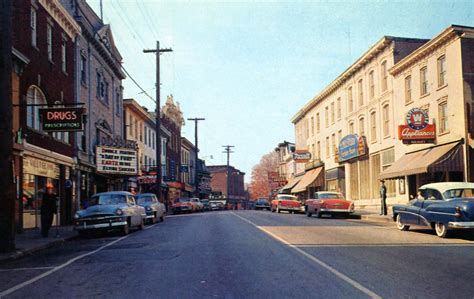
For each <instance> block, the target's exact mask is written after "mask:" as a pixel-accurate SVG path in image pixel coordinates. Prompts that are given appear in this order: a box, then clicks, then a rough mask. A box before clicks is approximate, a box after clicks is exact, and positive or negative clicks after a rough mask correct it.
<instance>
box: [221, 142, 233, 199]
mask: <svg viewBox="0 0 474 299" xmlns="http://www.w3.org/2000/svg"><path fill="white" fill-rule="evenodd" d="M222 147H223V148H224V151H223V153H227V168H226V197H227V200H229V177H230V176H229V158H230V154H231V153H233V151H232V148H233V147H234V146H233V145H223V146H222Z"/></svg>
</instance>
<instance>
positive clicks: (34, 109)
mask: <svg viewBox="0 0 474 299" xmlns="http://www.w3.org/2000/svg"><path fill="white" fill-rule="evenodd" d="M26 103H27V105H31V106H27V107H26V125H27V126H28V127H29V128H32V129H35V130H37V131H43V129H42V127H41V124H42V121H41V116H40V115H39V109H40V108H46V104H47V103H46V97H45V96H44V94H43V92H42V91H41V90H40V89H39V88H38V87H36V86H30V88H28V92H27V94H26ZM38 105H45V106H44V107H41V106H38Z"/></svg>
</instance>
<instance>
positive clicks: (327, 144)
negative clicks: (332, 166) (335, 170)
mask: <svg viewBox="0 0 474 299" xmlns="http://www.w3.org/2000/svg"><path fill="white" fill-rule="evenodd" d="M329 156H330V152H329V136H328V137H326V158H329Z"/></svg>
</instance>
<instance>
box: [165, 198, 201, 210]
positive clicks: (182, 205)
mask: <svg viewBox="0 0 474 299" xmlns="http://www.w3.org/2000/svg"><path fill="white" fill-rule="evenodd" d="M195 209H196V208H195V205H194V204H193V203H192V202H191V198H189V197H179V198H176V199H175V200H174V203H173V205H172V206H171V210H172V211H173V214H177V213H192V212H194V211H195Z"/></svg>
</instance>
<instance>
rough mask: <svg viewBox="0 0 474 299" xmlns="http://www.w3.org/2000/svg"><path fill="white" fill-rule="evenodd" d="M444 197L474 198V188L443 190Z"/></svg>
mask: <svg viewBox="0 0 474 299" xmlns="http://www.w3.org/2000/svg"><path fill="white" fill-rule="evenodd" d="M444 197H446V199H450V198H456V197H463V198H474V188H458V189H451V190H448V191H446V192H444Z"/></svg>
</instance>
